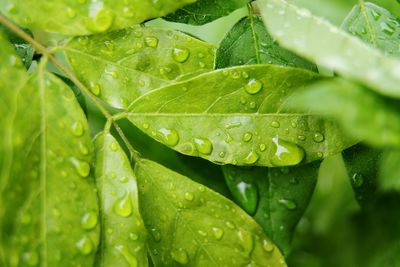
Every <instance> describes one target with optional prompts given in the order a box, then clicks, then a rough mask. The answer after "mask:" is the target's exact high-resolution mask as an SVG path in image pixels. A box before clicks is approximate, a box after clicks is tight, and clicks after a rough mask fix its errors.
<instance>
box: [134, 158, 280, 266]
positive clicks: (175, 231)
mask: <svg viewBox="0 0 400 267" xmlns="http://www.w3.org/2000/svg"><path fill="white" fill-rule="evenodd" d="M136 166H137V167H136V176H137V178H138V181H139V191H140V195H139V200H140V207H141V212H142V216H143V219H144V221H145V224H146V227H147V229H148V231H149V232H150V233H151V234H152V236H153V238H152V239H150V242H149V246H150V249H151V250H150V252H151V255H152V258H153V260H154V262H155V264H156V266H165V267H167V266H180V265H185V266H230V265H232V266H248V265H249V264H250V265H253V266H268V265H270V266H274V267H279V266H286V264H285V263H284V260H283V258H282V256H281V254H280V252H279V250H278V249H277V248H276V247H275V246H274V245H273V243H272V242H271V241H270V240H269V239H268V238H267V237H266V236H265V234H264V233H263V231H262V228H261V227H260V226H259V225H258V224H257V223H256V222H255V221H253V219H252V218H251V217H250V216H248V215H247V214H246V213H245V212H244V211H242V210H241V209H240V208H238V207H237V206H236V205H235V204H234V203H232V202H231V201H230V200H228V199H225V198H224V197H222V196H221V195H219V194H217V193H215V192H213V191H211V190H210V189H208V188H206V187H204V186H202V185H200V184H197V183H195V182H193V181H191V180H190V179H188V178H186V177H184V176H182V175H180V174H178V173H175V172H173V171H171V170H168V169H166V168H165V167H163V166H161V165H159V164H157V163H155V162H152V161H148V160H143V161H140V162H137V165H136Z"/></svg>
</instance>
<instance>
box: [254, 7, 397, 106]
mask: <svg viewBox="0 0 400 267" xmlns="http://www.w3.org/2000/svg"><path fill="white" fill-rule="evenodd" d="M259 7H260V10H261V13H262V16H263V19H264V23H265V24H266V26H267V28H268V30H269V32H270V33H271V34H272V36H273V37H275V38H276V39H277V40H278V42H279V43H280V44H281V45H282V46H283V47H286V48H287V49H290V50H292V51H294V52H296V53H298V54H299V55H301V56H304V57H305V58H307V59H309V60H311V61H314V62H317V63H318V64H320V65H321V66H324V67H326V68H328V69H332V70H333V71H335V72H337V73H339V74H340V75H342V76H343V77H346V78H349V79H352V80H355V81H357V82H359V83H361V84H364V85H366V86H370V87H371V88H372V89H374V90H376V91H377V92H379V93H381V94H384V95H387V96H392V97H397V98H398V97H400V90H398V85H399V83H400V61H399V60H398V59H396V58H394V57H391V56H388V55H385V54H384V53H383V52H381V51H379V50H378V49H375V48H373V47H371V46H370V45H368V44H366V43H365V42H363V41H362V40H360V39H358V38H356V37H354V36H352V35H350V34H348V33H346V32H344V31H341V30H340V29H339V28H337V27H335V26H333V25H331V24H330V23H329V22H327V21H325V20H323V19H321V18H318V17H315V16H313V15H312V14H311V13H310V12H309V11H308V10H307V9H300V8H298V7H297V6H294V5H292V4H289V3H288V2H287V1H285V0H261V1H260V2H259Z"/></svg>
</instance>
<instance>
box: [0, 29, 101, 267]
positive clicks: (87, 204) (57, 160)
mask: <svg viewBox="0 0 400 267" xmlns="http://www.w3.org/2000/svg"><path fill="white" fill-rule="evenodd" d="M0 47H1V48H0V53H1V58H2V59H5V60H2V61H1V63H0V72H1V77H4V79H3V78H2V79H1V82H0V87H1V90H0V99H1V101H2V105H1V106H2V109H3V108H5V110H2V111H1V112H2V113H1V114H3V115H2V116H1V123H2V125H5V126H7V127H3V128H2V129H1V130H0V136H1V143H0V151H1V153H0V154H1V155H2V156H1V157H0V198H1V201H0V203H2V204H1V205H2V208H1V209H0V226H1V229H0V232H1V235H0V239H1V240H0V247H1V251H2V253H1V255H2V256H3V257H5V260H4V262H5V264H4V265H5V266H39V265H40V266H78V265H85V266H91V265H92V264H93V261H94V254H95V252H96V249H97V245H98V242H99V240H98V239H99V231H98V230H99V225H98V224H92V225H91V227H90V228H85V227H84V225H83V224H82V218H84V217H85V216H86V215H87V214H89V213H90V214H93V216H94V217H96V218H97V216H98V212H99V211H98V205H97V196H96V193H95V186H94V181H93V177H92V175H91V167H90V163H91V161H92V153H93V148H92V143H91V140H90V134H89V128H88V125H87V122H86V119H85V116H84V114H83V112H82V110H81V109H80V107H79V104H78V103H77V101H76V100H75V97H74V94H73V93H72V92H71V91H70V89H69V88H68V87H67V86H66V85H65V84H64V83H62V82H61V81H60V80H59V79H57V78H56V77H55V76H53V75H51V74H48V73H46V72H45V71H44V68H43V67H44V66H43V65H41V66H40V67H39V68H38V70H37V72H35V73H34V74H33V75H32V76H30V77H29V76H28V75H27V74H26V73H25V71H24V70H23V65H22V64H21V63H20V61H19V60H18V58H17V57H16V56H15V55H14V54H13V52H12V48H11V46H9V45H8V44H6V42H5V40H4V38H3V37H0ZM3 111H4V112H3ZM61 188H62V190H60V189H61ZM2 266H3V265H2Z"/></svg>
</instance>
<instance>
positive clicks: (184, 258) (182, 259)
mask: <svg viewBox="0 0 400 267" xmlns="http://www.w3.org/2000/svg"><path fill="white" fill-rule="evenodd" d="M171 257H172V259H173V260H174V261H176V262H177V263H180V264H187V263H188V262H189V257H188V254H187V252H186V251H185V250H184V249H183V248H179V249H175V250H173V251H172V252H171Z"/></svg>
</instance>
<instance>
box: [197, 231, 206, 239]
mask: <svg viewBox="0 0 400 267" xmlns="http://www.w3.org/2000/svg"><path fill="white" fill-rule="evenodd" d="M197 233H199V235H201V236H203V237H206V236H207V232H204V231H203V230H198V231H197Z"/></svg>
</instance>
